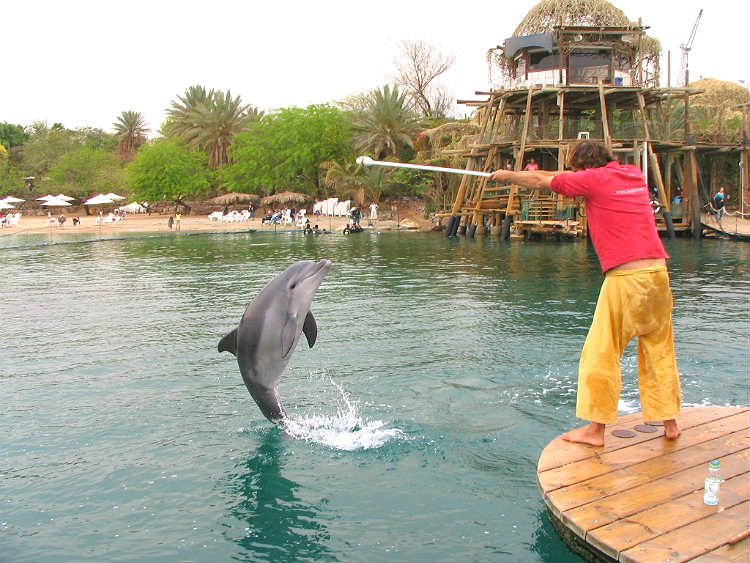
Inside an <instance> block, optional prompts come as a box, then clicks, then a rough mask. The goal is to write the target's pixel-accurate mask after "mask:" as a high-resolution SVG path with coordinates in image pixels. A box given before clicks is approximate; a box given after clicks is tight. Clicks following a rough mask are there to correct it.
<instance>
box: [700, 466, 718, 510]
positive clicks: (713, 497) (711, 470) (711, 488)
mask: <svg viewBox="0 0 750 563" xmlns="http://www.w3.org/2000/svg"><path fill="white" fill-rule="evenodd" d="M719 469H721V464H720V463H719V462H718V461H716V460H713V461H712V462H711V463H709V464H708V474H707V475H706V485H705V487H704V489H703V502H704V503H705V504H708V505H710V506H716V505H717V504H719V484H720V483H721V475H719Z"/></svg>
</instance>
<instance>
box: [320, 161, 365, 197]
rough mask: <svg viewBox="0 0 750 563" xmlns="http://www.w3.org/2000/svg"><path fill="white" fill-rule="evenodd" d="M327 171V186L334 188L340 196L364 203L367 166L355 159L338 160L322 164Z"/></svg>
mask: <svg viewBox="0 0 750 563" xmlns="http://www.w3.org/2000/svg"><path fill="white" fill-rule="evenodd" d="M321 168H323V169H324V170H325V171H326V173H325V184H326V186H328V187H330V188H332V189H333V191H334V193H335V194H336V195H338V196H339V197H340V198H350V199H353V200H354V201H356V202H357V204H358V205H362V204H364V199H365V185H366V179H367V177H366V173H365V170H366V169H365V168H364V167H363V166H360V165H359V164H357V163H356V161H354V160H348V161H345V162H344V163H343V164H341V163H338V162H333V161H330V162H324V163H322V164H321Z"/></svg>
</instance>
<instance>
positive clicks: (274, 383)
mask: <svg viewBox="0 0 750 563" xmlns="http://www.w3.org/2000/svg"><path fill="white" fill-rule="evenodd" d="M330 268H331V261H330V260H321V261H320V262H312V261H309V260H303V261H301V262H297V263H296V264H292V265H291V266H289V267H288V268H287V269H286V270H285V271H283V272H282V273H280V274H279V275H278V276H276V277H275V278H274V279H273V280H271V281H270V282H269V283H268V285H266V287H264V288H263V290H262V291H261V292H260V293H259V294H258V296H257V297H256V298H255V299H254V300H253V301H252V302H251V303H250V305H248V306H247V309H246V310H245V314H244V315H242V320H240V326H238V327H237V328H236V329H234V330H233V331H232V332H230V333H229V334H227V335H226V336H225V337H224V338H222V339H221V340H220V341H219V352H224V351H225V350H227V351H229V352H231V353H232V354H234V355H235V356H236V357H237V363H238V364H239V366H240V373H241V374H242V379H243V381H244V382H245V385H246V386H247V389H248V391H250V395H252V397H253V399H255V402H256V403H257V404H258V407H260V410H261V412H262V413H263V415H264V416H265V417H266V418H267V419H268V420H270V421H271V422H274V423H278V422H279V421H281V420H282V419H283V418H284V415H285V413H284V409H283V407H282V406H281V399H280V397H279V379H280V378H281V372H283V371H284V368H285V367H286V365H287V363H288V362H289V358H291V357H292V353H293V352H294V347H295V346H296V345H297V340H299V336H300V334H301V333H302V332H304V333H305V337H307V344H308V345H309V346H310V348H312V347H313V344H315V340H316V338H317V336H318V326H317V324H316V323H315V317H313V314H312V312H311V311H310V303H312V300H313V297H314V296H315V291H316V290H317V289H318V286H320V282H322V281H323V278H324V277H325V275H326V274H327V273H328V270H329V269H330Z"/></svg>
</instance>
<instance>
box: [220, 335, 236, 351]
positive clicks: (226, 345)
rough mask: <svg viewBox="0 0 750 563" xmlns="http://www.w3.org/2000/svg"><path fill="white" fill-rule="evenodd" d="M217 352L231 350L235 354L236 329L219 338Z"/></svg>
mask: <svg viewBox="0 0 750 563" xmlns="http://www.w3.org/2000/svg"><path fill="white" fill-rule="evenodd" d="M219 352H231V353H232V354H234V355H235V356H237V329H236V328H235V329H234V330H233V331H232V332H230V333H229V334H227V335H226V336H225V337H224V338H222V339H221V340H219Z"/></svg>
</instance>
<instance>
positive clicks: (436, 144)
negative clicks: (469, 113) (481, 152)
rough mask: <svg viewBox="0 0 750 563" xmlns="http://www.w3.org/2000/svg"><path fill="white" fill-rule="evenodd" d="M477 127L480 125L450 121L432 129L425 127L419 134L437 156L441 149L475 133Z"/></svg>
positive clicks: (477, 130)
mask: <svg viewBox="0 0 750 563" xmlns="http://www.w3.org/2000/svg"><path fill="white" fill-rule="evenodd" d="M479 129H480V127H479V125H477V124H476V123H464V122H459V121H452V122H449V123H444V124H443V125H439V126H438V127H433V128H432V129H425V130H424V131H422V132H421V133H420V134H419V135H420V137H421V136H424V138H425V139H426V140H427V141H428V142H429V147H430V150H431V151H432V153H433V155H434V156H435V157H439V156H440V150H441V149H444V148H446V147H448V146H451V145H454V144H456V143H457V142H460V141H461V140H462V139H464V138H466V136H468V135H475V134H477V133H478V132H479ZM423 144H424V143H423ZM464 148H465V147H464Z"/></svg>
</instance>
